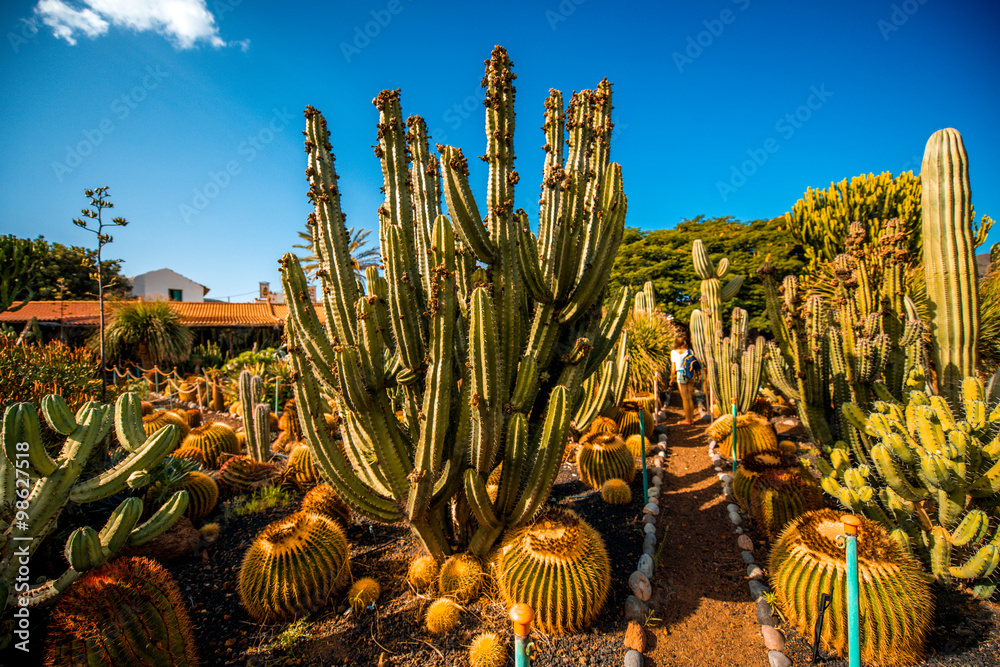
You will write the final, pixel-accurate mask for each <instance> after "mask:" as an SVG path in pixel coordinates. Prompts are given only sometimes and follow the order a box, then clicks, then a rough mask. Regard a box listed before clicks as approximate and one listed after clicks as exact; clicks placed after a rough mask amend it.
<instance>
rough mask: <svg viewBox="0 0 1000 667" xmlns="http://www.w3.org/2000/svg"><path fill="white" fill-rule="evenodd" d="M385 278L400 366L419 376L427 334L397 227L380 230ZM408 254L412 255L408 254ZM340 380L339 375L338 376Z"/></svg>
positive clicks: (399, 230)
mask: <svg viewBox="0 0 1000 667" xmlns="http://www.w3.org/2000/svg"><path fill="white" fill-rule="evenodd" d="M382 236H383V237H384V238H383V240H382V244H383V245H382V247H383V252H384V257H385V275H386V280H387V281H388V283H389V310H390V312H392V313H393V317H392V330H393V335H394V336H395V338H396V349H397V350H399V357H400V360H401V361H402V362H403V366H404V367H405V368H406V369H408V370H409V371H410V372H411V373H419V372H420V370H421V368H422V367H423V364H424V355H425V354H426V350H427V333H426V330H425V324H424V321H423V318H422V317H421V315H420V314H421V313H422V312H423V308H421V306H420V299H419V298H418V297H419V290H418V288H419V285H418V283H417V282H416V280H417V276H416V275H415V273H413V272H411V271H410V261H411V260H410V258H409V257H408V256H407V255H408V252H407V250H406V239H405V234H404V233H403V231H402V230H401V229H400V228H399V227H398V226H397V225H390V224H386V225H385V228H384V229H383V230H382ZM411 254H412V253H411ZM341 377H343V376H341Z"/></svg>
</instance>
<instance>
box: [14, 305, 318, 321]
mask: <svg viewBox="0 0 1000 667" xmlns="http://www.w3.org/2000/svg"><path fill="white" fill-rule="evenodd" d="M167 303H168V305H169V306H170V307H171V308H172V309H173V310H175V311H177V313H178V314H179V315H180V316H181V323H182V324H184V325H185V326H189V327H279V326H282V325H283V324H284V322H285V318H286V317H288V306H286V305H285V304H283V303H266V302H265V303H260V302H258V303H224V302H213V301H207V302H204V303H188V302H183V301H169V302H167ZM115 306H116V303H105V304H104V313H105V317H107V318H110V317H111V315H112V314H113V313H114V309H115ZM317 314H318V315H319V316H320V319H321V320H322V319H323V310H322V308H317ZM32 317H35V318H38V321H39V322H49V323H56V324H67V325H73V326H97V325H98V323H99V319H100V318H99V309H98V303H97V301H29V302H28V304H27V305H26V306H24V307H23V308H21V309H20V310H17V311H13V312H11V311H7V312H4V313H0V323H5V324H23V323H24V322H27V321H29V320H30V319H31V318H32Z"/></svg>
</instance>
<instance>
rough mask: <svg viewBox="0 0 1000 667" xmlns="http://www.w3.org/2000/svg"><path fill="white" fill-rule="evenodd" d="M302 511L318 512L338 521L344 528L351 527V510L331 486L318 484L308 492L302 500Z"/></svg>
mask: <svg viewBox="0 0 1000 667" xmlns="http://www.w3.org/2000/svg"><path fill="white" fill-rule="evenodd" d="M302 511H303V512H316V513H317V514H322V515H323V516H328V517H330V518H331V519H336V520H337V521H339V522H340V525H342V526H344V527H346V526H350V525H351V508H350V507H348V506H347V503H345V502H344V501H343V500H341V498H340V496H338V495H337V492H336V491H334V489H333V487H332V486H330V485H329V484H317V485H316V486H314V487H313V488H311V489H309V490H308V491H306V495H305V496H304V497H303V498H302Z"/></svg>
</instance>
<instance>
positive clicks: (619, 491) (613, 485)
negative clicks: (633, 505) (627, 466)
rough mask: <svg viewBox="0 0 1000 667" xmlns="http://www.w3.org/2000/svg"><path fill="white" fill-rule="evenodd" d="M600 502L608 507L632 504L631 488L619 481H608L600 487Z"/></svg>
mask: <svg viewBox="0 0 1000 667" xmlns="http://www.w3.org/2000/svg"><path fill="white" fill-rule="evenodd" d="M601 500H603V501H604V502H606V503H607V504H609V505H628V504H629V503H630V502H632V487H630V486H629V485H628V484H626V483H625V482H623V481H622V480H620V479H609V480H608V481H606V482H604V484H603V485H602V486H601Z"/></svg>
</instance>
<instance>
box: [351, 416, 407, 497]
mask: <svg viewBox="0 0 1000 667" xmlns="http://www.w3.org/2000/svg"><path fill="white" fill-rule="evenodd" d="M369 428H370V426H369V425H368V424H367V422H366V421H365V420H364V419H363V418H362V417H361V415H359V414H357V413H355V412H352V411H351V410H343V411H341V436H342V439H341V444H342V445H343V448H344V454H345V455H346V456H347V460H348V462H349V464H350V468H351V469H352V470H353V471H354V473H355V474H356V475H357V476H358V477H360V478H361V482H362V483H363V484H365V485H366V486H368V487H370V488H371V489H372V490H373V491H374V492H375V493H376V494H378V495H380V496H385V497H389V498H396V496H395V495H394V494H393V491H392V485H391V484H390V483H389V480H388V478H387V477H386V471H384V470H382V468H381V466H379V464H378V455H377V454H376V453H375V441H374V439H373V438H372V436H371V433H369Z"/></svg>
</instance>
